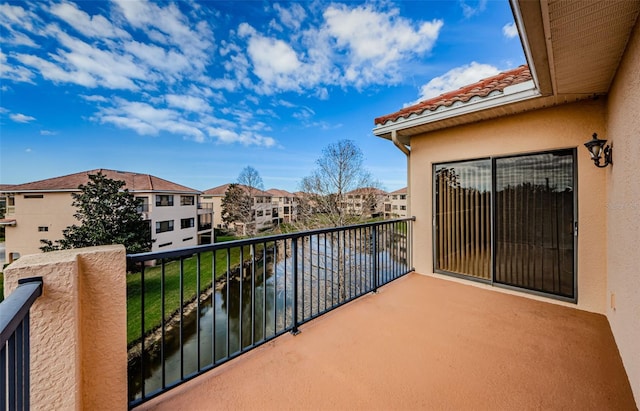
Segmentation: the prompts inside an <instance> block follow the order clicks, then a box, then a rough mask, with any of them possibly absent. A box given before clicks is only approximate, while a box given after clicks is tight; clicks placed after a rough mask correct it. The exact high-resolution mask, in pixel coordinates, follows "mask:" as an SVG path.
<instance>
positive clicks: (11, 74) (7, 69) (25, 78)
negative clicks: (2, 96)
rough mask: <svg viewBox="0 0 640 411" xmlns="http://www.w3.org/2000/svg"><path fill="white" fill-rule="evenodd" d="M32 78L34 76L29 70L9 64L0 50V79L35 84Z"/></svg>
mask: <svg viewBox="0 0 640 411" xmlns="http://www.w3.org/2000/svg"><path fill="white" fill-rule="evenodd" d="M33 77H34V74H33V73H32V72H31V71H30V70H29V69H27V68H25V67H21V66H15V65H11V64H9V63H8V60H7V55H6V54H4V53H3V52H2V50H0V78H4V79H8V80H12V81H19V82H23V83H31V84H35V83H34V82H33ZM3 87H4V85H3Z"/></svg>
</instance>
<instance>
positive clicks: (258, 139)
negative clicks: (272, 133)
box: [207, 127, 276, 147]
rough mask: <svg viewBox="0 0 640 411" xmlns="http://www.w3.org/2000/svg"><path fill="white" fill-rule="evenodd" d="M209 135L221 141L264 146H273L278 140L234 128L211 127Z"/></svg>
mask: <svg viewBox="0 0 640 411" xmlns="http://www.w3.org/2000/svg"><path fill="white" fill-rule="evenodd" d="M207 131H208V133H209V136H211V137H213V138H215V139H216V140H218V141H219V142H221V143H226V144H230V143H241V144H242V145H245V146H249V145H258V146H264V147H273V146H275V144H276V141H275V140H274V139H273V138H271V137H265V136H262V135H260V134H257V133H250V132H241V133H237V132H235V131H232V130H228V129H223V128H214V127H211V128H209V129H208V130H207Z"/></svg>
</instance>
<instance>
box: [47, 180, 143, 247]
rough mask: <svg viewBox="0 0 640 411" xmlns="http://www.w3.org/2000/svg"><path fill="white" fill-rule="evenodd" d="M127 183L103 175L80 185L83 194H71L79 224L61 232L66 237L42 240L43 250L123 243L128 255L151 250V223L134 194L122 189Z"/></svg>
mask: <svg viewBox="0 0 640 411" xmlns="http://www.w3.org/2000/svg"><path fill="white" fill-rule="evenodd" d="M124 185H125V183H124V181H118V180H112V179H109V178H107V177H106V176H105V175H104V174H102V173H98V174H92V175H89V182H88V183H87V184H81V185H80V186H79V187H78V188H79V189H80V193H72V194H71V196H72V197H73V203H72V205H73V206H74V207H76V208H77V212H76V213H75V214H74V217H75V218H76V219H77V220H78V221H79V222H80V225H75V224H74V225H72V226H69V227H67V228H65V229H64V230H63V231H62V235H63V238H62V239H60V240H57V241H55V243H54V242H52V241H49V240H40V242H41V243H43V244H44V245H43V246H42V247H40V249H41V250H42V251H45V252H46V251H53V250H61V249H69V248H81V247H91V246H96V245H108V244H122V245H124V246H125V248H126V250H127V253H140V252H145V251H149V250H150V249H151V230H150V228H149V223H148V222H147V221H144V220H143V219H142V215H141V214H140V213H139V212H138V210H137V209H138V205H139V204H138V202H137V201H136V199H135V197H134V196H133V194H131V193H130V192H129V190H127V189H123V187H124Z"/></svg>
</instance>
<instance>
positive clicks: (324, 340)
mask: <svg viewBox="0 0 640 411" xmlns="http://www.w3.org/2000/svg"><path fill="white" fill-rule="evenodd" d="M301 330H302V333H301V334H299V335H297V336H295V337H294V336H292V335H289V334H287V335H285V336H282V337H280V338H278V339H276V340H274V341H272V342H270V343H268V344H265V345H264V346H262V347H261V348H258V349H257V350H254V351H253V352H251V353H249V354H247V355H244V356H242V357H240V358H238V359H236V360H233V361H231V362H230V363H228V364H226V365H224V366H221V367H219V368H217V369H216V370H213V371H211V372H209V373H208V374H205V375H203V376H200V377H198V378H196V379H194V380H192V381H190V382H188V383H186V384H183V385H182V386H180V387H178V388H176V389H174V390H172V391H170V392H168V393H166V394H164V395H162V396H160V397H158V398H155V399H153V400H151V401H149V402H147V403H145V404H143V405H141V406H140V407H138V408H136V410H143V409H144V410H147V409H148V410H212V409H216V410H222V409H233V410H237V409H246V410H268V409H274V410H275V409H278V410H284V409H291V410H302V409H304V410H316V409H319V410H338V409H339V410H358V409H361V410H375V409H379V410H398V409H399V410H409V409H456V410H457V409H479V410H488V409H491V410H516V409H517V410H521V409H571V410H614V409H615V410H632V409H637V408H636V404H635V402H634V399H633V394H632V393H631V388H630V386H629V382H628V380H627V377H626V373H625V371H624V368H623V366H622V361H621V359H620V356H619V354H618V350H617V348H616V345H615V342H614V339H613V336H612V334H611V331H610V328H609V324H608V322H607V319H606V317H604V316H602V315H598V314H593V313H588V312H584V311H579V310H576V309H573V308H568V307H563V306H559V305H555V304H549V303H545V302H540V301H535V300H531V299H528V298H524V297H519V296H514V295H508V294H505V293H500V292H496V291H491V290H486V289H482V288H478V287H474V286H471V285H466V284H460V283H457V282H453V281H447V280H442V279H438V278H434V277H429V276H422V275H418V274H409V275H408V276H405V277H403V278H401V279H399V280H397V281H395V282H393V283H391V284H389V285H387V286H385V287H383V288H381V289H380V291H379V293H378V294H375V295H373V294H372V295H367V296H365V297H363V298H361V299H359V300H356V301H354V302H352V303H350V304H348V305H346V306H344V307H342V308H339V309H337V310H335V311H333V312H332V313H329V314H327V315H325V316H323V317H321V318H319V319H316V320H314V321H312V322H311V323H308V324H306V325H304V326H303V327H301Z"/></svg>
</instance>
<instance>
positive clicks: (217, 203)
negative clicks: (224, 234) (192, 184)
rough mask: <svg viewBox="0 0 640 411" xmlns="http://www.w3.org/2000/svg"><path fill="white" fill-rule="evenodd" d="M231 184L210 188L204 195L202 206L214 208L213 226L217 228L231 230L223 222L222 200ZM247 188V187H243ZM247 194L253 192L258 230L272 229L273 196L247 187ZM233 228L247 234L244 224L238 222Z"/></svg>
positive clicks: (254, 212)
mask: <svg viewBox="0 0 640 411" xmlns="http://www.w3.org/2000/svg"><path fill="white" fill-rule="evenodd" d="M230 185H231V184H223V185H221V186H218V187H214V188H210V189H208V190H205V191H204V192H203V193H202V200H201V201H202V206H203V207H205V206H207V207H208V206H209V204H211V205H212V207H213V225H214V227H215V228H230V227H229V226H228V225H227V224H226V223H225V222H224V221H223V220H222V216H223V213H222V199H223V198H224V196H225V193H226V192H227V189H228V188H229V186H230ZM242 187H245V186H242ZM245 190H246V191H247V192H252V194H253V196H252V202H253V206H252V209H253V216H254V219H255V224H256V229H257V230H262V229H265V228H267V227H271V225H272V218H273V217H272V211H273V210H272V207H271V194H269V193H268V192H266V191H262V190H259V189H253V190H250V189H249V188H248V187H245ZM234 225H235V227H233V228H234V229H236V230H240V231H241V232H243V233H244V232H245V231H244V228H243V224H242V223H240V222H237V223H235V224H234Z"/></svg>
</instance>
